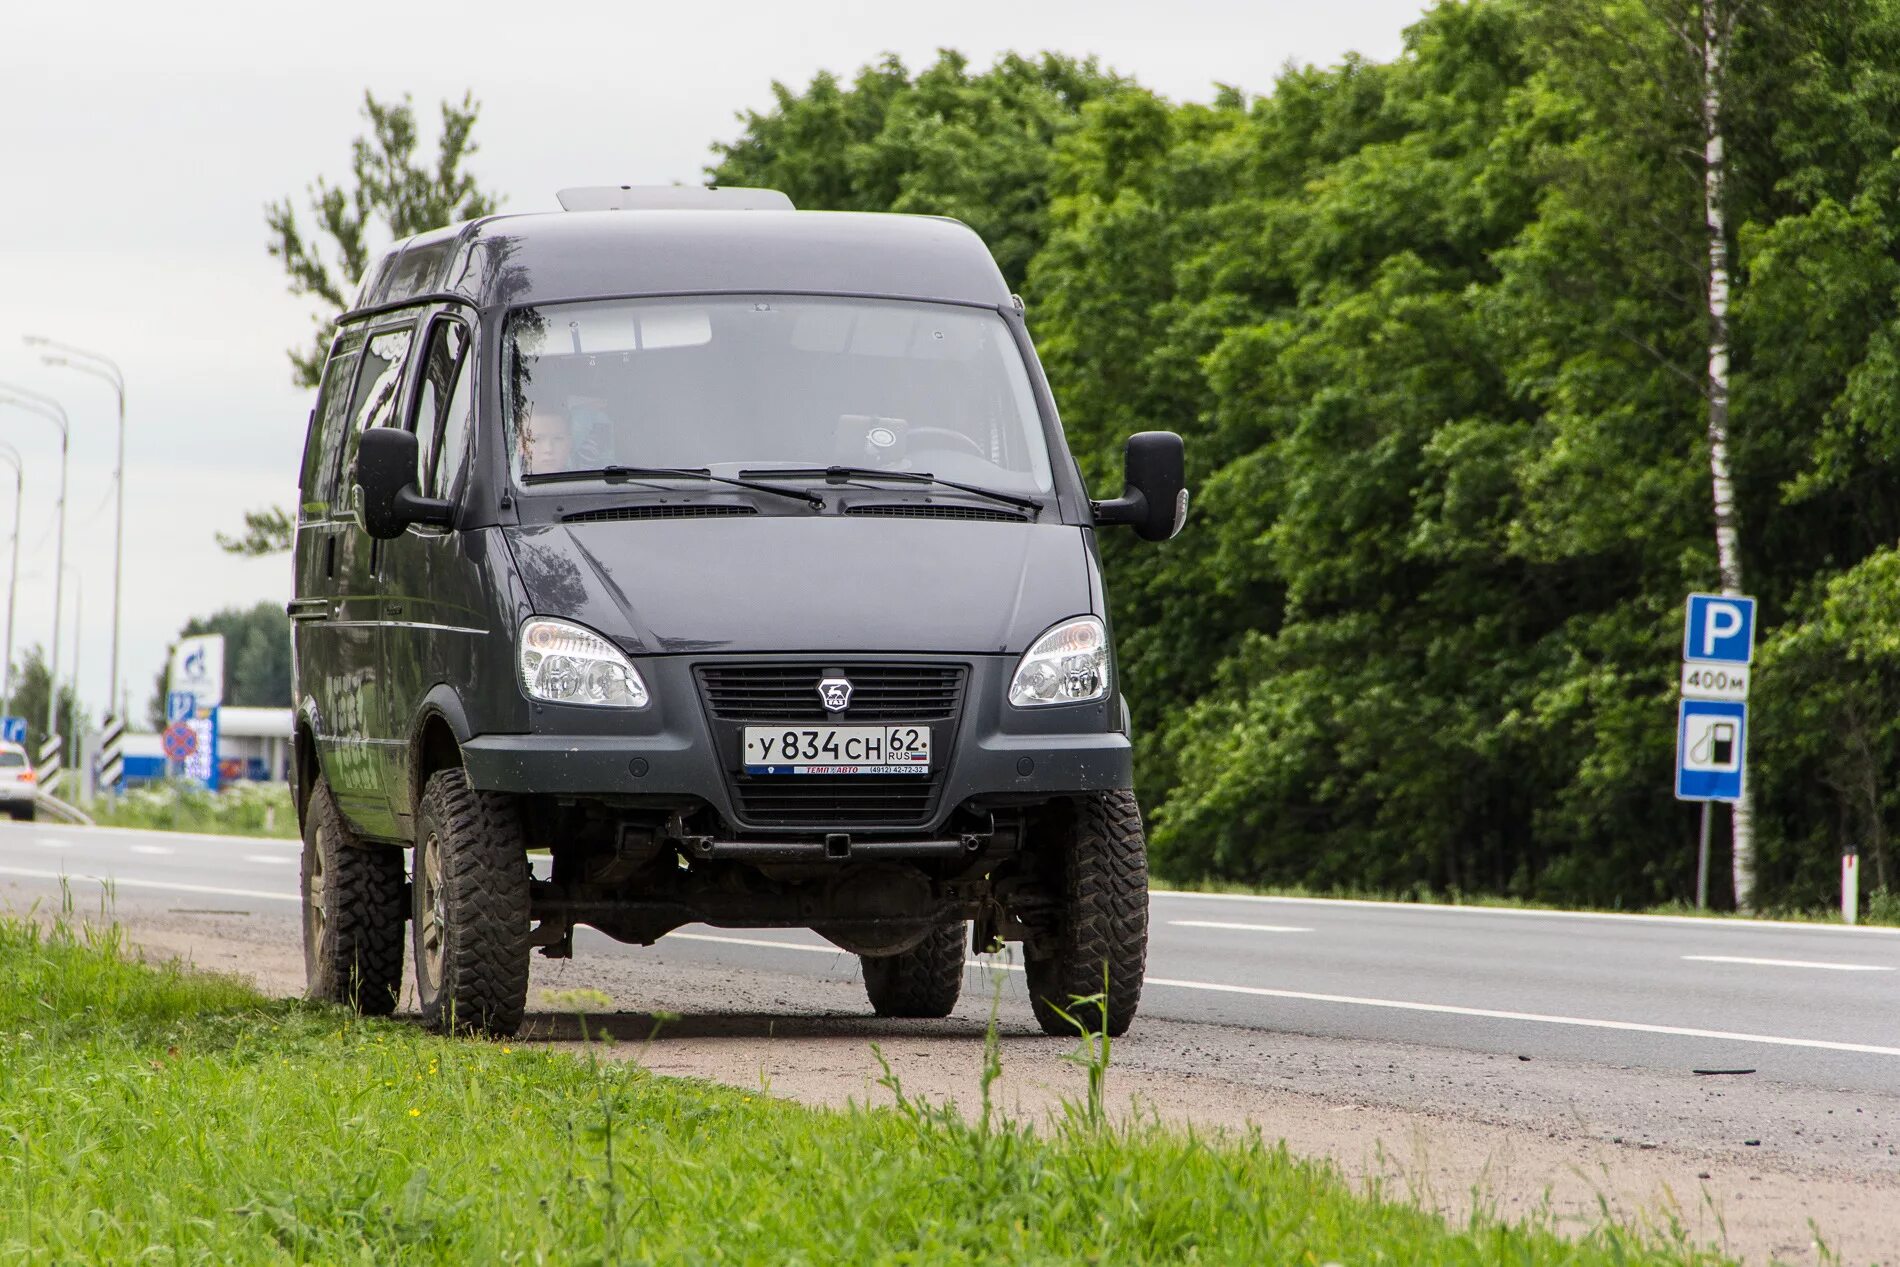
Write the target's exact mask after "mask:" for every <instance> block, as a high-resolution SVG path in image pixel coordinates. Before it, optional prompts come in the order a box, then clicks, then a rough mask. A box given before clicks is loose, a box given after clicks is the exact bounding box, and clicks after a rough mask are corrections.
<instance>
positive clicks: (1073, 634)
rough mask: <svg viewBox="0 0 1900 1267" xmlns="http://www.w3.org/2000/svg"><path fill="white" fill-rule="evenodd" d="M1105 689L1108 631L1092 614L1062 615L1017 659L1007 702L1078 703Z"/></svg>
mask: <svg viewBox="0 0 1900 1267" xmlns="http://www.w3.org/2000/svg"><path fill="white" fill-rule="evenodd" d="M1106 694H1108V631H1107V630H1106V629H1104V628H1103V627H1102V622H1101V621H1100V620H1098V619H1096V618H1095V617H1094V616H1077V617H1076V618H1075V619H1074V620H1065V621H1063V622H1062V623H1061V624H1059V625H1057V626H1056V627H1055V628H1053V629H1051V630H1049V632H1047V633H1045V634H1043V635H1042V637H1040V638H1038V639H1036V641H1035V642H1033V643H1031V644H1030V647H1029V650H1027V651H1025V652H1023V658H1022V659H1021V660H1019V661H1017V662H1016V676H1015V677H1013V678H1011V679H1010V683H1009V702H1010V703H1012V704H1014V705H1016V706H1017V707H1018V708H1034V707H1037V706H1039V705H1043V704H1080V703H1083V702H1085V701H1087V700H1092V699H1100V698H1102V696H1104V695H1106Z"/></svg>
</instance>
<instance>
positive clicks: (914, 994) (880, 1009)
mask: <svg viewBox="0 0 1900 1267" xmlns="http://www.w3.org/2000/svg"><path fill="white" fill-rule="evenodd" d="M968 936H969V929H968V926H967V925H966V924H965V923H964V922H963V921H962V920H958V921H956V922H955V923H951V924H939V925H938V926H937V927H935V928H933V929H931V930H930V933H929V935H927V936H926V937H925V938H924V939H923V940H922V941H920V942H918V943H917V944H916V945H915V946H912V947H911V948H910V949H909V950H903V951H899V952H898V953H897V954H894V955H859V956H858V959H859V961H860V962H862V963H863V965H864V992H865V994H867V995H869V996H870V999H871V1010H872V1011H873V1012H876V1013H877V1014H878V1015H879V1016H914V1017H929V1018H931V1019H935V1018H938V1017H943V1016H948V1015H950V1013H951V1012H952V1011H954V1010H955V1008H956V1006H957V996H958V995H959V994H961V993H962V992H963V943H964V939H965V938H967V937H968Z"/></svg>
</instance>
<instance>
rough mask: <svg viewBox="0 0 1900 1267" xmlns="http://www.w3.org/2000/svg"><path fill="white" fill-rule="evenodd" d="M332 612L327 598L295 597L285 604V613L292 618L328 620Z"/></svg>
mask: <svg viewBox="0 0 1900 1267" xmlns="http://www.w3.org/2000/svg"><path fill="white" fill-rule="evenodd" d="M330 612H331V607H330V600H329V599H327V598H293V599H291V600H290V601H289V602H288V603H285V604H284V614H285V615H287V616H289V617H290V618H291V619H292V620H328V619H330Z"/></svg>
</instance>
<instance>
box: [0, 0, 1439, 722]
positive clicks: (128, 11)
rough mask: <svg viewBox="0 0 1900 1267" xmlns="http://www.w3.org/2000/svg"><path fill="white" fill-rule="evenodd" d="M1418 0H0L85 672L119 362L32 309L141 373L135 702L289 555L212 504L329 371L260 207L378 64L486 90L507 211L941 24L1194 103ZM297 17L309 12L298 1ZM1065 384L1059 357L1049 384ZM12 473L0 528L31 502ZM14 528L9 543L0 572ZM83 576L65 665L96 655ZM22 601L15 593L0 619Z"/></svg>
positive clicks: (38, 585) (275, 595)
mask: <svg viewBox="0 0 1900 1267" xmlns="http://www.w3.org/2000/svg"><path fill="white" fill-rule="evenodd" d="M1422 3H1423V0H1332V2H1331V3H1315V2H1314V0H1182V2H1180V3H1175V4H1167V5H1160V4H1156V3H1155V2H1154V0H1086V2H1084V0H958V3H955V4H942V5H916V4H890V3H886V4H871V3H864V2H862V0H856V2H854V0H802V2H801V3H783V2H780V3H764V2H761V0H726V2H725V3H720V4H682V3H678V2H677V0H670V2H669V3H665V4H651V3H646V2H643V0H631V2H629V0H621V2H619V3H611V4H609V3H598V2H595V0H571V2H570V3H566V4H559V5H539V6H537V5H525V4H522V3H520V0H511V2H510V3H507V4H500V3H490V2H488V0H480V2H467V3H461V4H457V5H452V6H446V5H445V6H436V5H397V4H388V3H384V4H377V5H369V4H362V3H357V2H355V0H343V2H338V0H332V2H331V3H327V4H321V5H300V6H295V7H294V8H293V7H291V6H287V5H280V4H275V3H258V2H256V0H244V2H237V3H207V2H205V0H169V2H168V3H164V4H152V3H150V2H149V0H140V2H139V3H123V2H119V0H113V2H110V3H105V2H101V0H70V2H68V3H63V4H28V3H24V2H22V3H10V4H4V5H0V382H11V383H15V384H19V385H22V386H26V387H29V388H33V389H35V390H38V391H42V392H46V393H50V394H53V395H56V396H57V397H59V398H60V400H61V401H62V402H63V403H64V405H65V406H66V409H67V411H68V412H69V413H70V414H71V416H72V420H73V445H72V459H71V462H72V465H71V492H70V496H69V498H68V508H69V516H70V519H69V524H68V528H67V545H66V554H67V563H68V566H69V567H70V568H72V569H74V570H75V571H76V572H77V573H78V574H79V576H80V577H81V578H82V579H81V584H82V585H83V589H84V604H85V621H84V626H83V630H82V635H81V639H80V650H79V656H80V666H79V667H80V669H81V675H82V679H83V681H82V694H83V696H84V698H85V699H86V700H87V702H88V704H89V705H90V706H91V707H92V708H93V709H94V710H95V712H96V711H97V710H99V709H100V708H102V707H103V705H104V703H105V693H106V690H107V681H106V679H107V676H108V670H107V660H108V655H109V652H110V638H111V629H110V612H111V594H110V588H111V579H112V526H113V517H112V514H111V502H110V481H111V472H112V448H113V443H114V434H113V430H114V422H113V413H112V399H111V392H110V389H109V388H107V387H106V385H105V384H103V383H101V382H98V381H96V380H94V379H91V378H86V377H82V376H80V375H78V374H74V373H71V372H70V371H65V370H59V369H52V368H47V367H45V366H42V365H40V364H39V363H38V361H37V359H36V357H35V355H34V354H33V353H32V352H31V350H29V349H28V348H27V347H25V346H24V345H23V344H22V342H21V336H22V335H23V334H28V333H33V334H42V335H47V336H50V337H53V338H56V339H62V340H65V341H67V342H71V343H75V344H79V345H82V346H85V347H89V348H93V349H95V350H98V351H101V352H104V353H106V354H107V355H109V356H112V357H114V358H115V359H116V360H117V361H118V362H119V363H120V365H122V366H123V367H124V370H125V376H126V380H127V384H128V400H129V404H128V423H127V453H126V466H127V471H128V478H127V482H126V490H127V491H126V547H125V597H124V610H125V620H124V634H123V638H124V648H123V652H122V655H123V664H122V666H121V670H120V677H121V682H122V683H123V684H125V685H127V686H129V688H130V691H131V698H132V707H133V710H134V711H133V714H132V715H133V717H134V718H135V719H140V720H142V719H143V716H144V708H145V701H146V698H147V696H148V694H149V692H150V689H151V683H152V679H153V676H154V674H155V673H156V672H157V671H158V668H159V667H160V664H161V661H162V660H163V657H164V650H165V645H166V643H167V642H168V641H169V640H170V639H171V638H172V637H173V636H174V635H175V633H176V632H177V630H178V628H179V627H180V626H181V625H182V624H183V623H184V622H185V621H186V620H187V619H188V618H190V617H191V616H194V615H200V614H208V613H210V612H212V611H215V610H217V609H218V608H221V607H226V606H231V605H234V604H249V603H254V602H256V601H258V600H259V599H269V600H271V601H273V602H281V601H283V600H284V599H286V598H288V597H289V592H290V570H289V565H288V563H287V561H286V560H285V559H284V558H282V557H278V558H273V559H265V560H259V561H245V560H239V559H235V558H233V557H232V556H229V555H226V554H223V553H222V552H221V551H219V550H218V548H217V546H216V544H215V542H214V541H213V539H212V533H213V531H214V530H216V529H224V530H226V531H232V530H235V529H236V528H237V527H238V526H239V523H240V518H241V512H242V511H243V510H244V509H246V508H250V507H259V506H264V505H268V504H272V503H275V504H283V505H288V504H289V503H290V502H291V500H292V497H293V494H294V491H295V490H294V485H295V466H296V462H297V455H298V453H299V452H300V450H301V447H302V443H303V429H304V418H305V415H306V413H307V411H308V410H309V407H310V403H311V402H310V399H309V394H308V393H306V392H304V391H302V390H300V389H297V388H294V387H293V386H292V385H291V382H290V376H289V365H288V362H287V361H286V360H285V357H284V350H285V349H286V348H287V347H289V346H291V345H292V344H299V345H301V344H302V342H303V341H304V340H305V339H306V338H307V332H308V330H309V314H310V312H311V309H310V308H309V307H308V306H307V305H306V303H305V302H304V301H302V300H297V299H293V298H292V297H291V296H290V295H289V294H288V292H287V291H286V289H285V283H284V277H283V274H282V271H281V269H280V267H279V265H278V263H277V262H276V261H275V260H273V259H271V258H270V257H269V256H268V255H266V253H265V230H264V221H263V207H264V204H265V203H266V202H267V201H269V200H272V199H275V198H278V197H282V196H283V195H286V194H292V195H295V196H296V199H297V202H298V205H299V208H300V209H301V207H302V205H303V191H304V189H305V188H306V186H307V185H308V184H309V182H310V181H311V180H312V178H313V177H315V176H317V175H318V174H324V175H327V176H329V177H330V178H332V179H333V180H335V179H341V178H343V177H345V176H346V175H347V172H348V165H349V142H350V139H351V138H352V137H354V136H355V135H357V133H358V131H359V130H360V128H361V126H362V120H361V119H360V117H359V115H358V107H359V105H360V102H361V99H362V94H363V90H364V89H365V88H368V89H371V90H372V91H374V92H375V93H376V94H377V96H378V97H379V98H387V97H390V96H396V95H400V94H401V93H404V92H409V93H412V94H413V95H414V97H415V100H416V103H417V106H418V107H419V114H420V115H421V116H422V118H423V120H424V121H425V126H424V128H423V136H424V143H425V147H432V143H433V140H434V136H435V125H436V109H435V107H436V103H437V102H438V101H440V100H441V99H443V98H445V97H450V98H456V99H459V98H460V96H461V94H462V92H463V90H464V89H473V90H474V93H475V95H476V97H477V99H478V100H479V101H480V103H481V106H482V114H481V120H480V122H479V123H478V124H477V129H476V138H477V141H478V143H479V145H480V147H481V149H480V152H479V153H478V154H477V155H476V156H475V157H474V159H473V160H472V163H471V169H472V170H473V171H474V172H475V173H476V174H477V176H478V177H479V178H480V179H481V181H482V183H483V185H484V186H485V187H486V188H489V189H491V190H495V191H498V192H499V193H500V194H501V195H502V197H503V200H504V202H503V205H504V207H505V208H506V209H509V210H536V209H550V210H551V209H553V207H554V201H553V191H554V190H555V189H556V188H558V187H560V186H563V185H569V184H601V183H621V182H631V183H640V184H664V183H670V182H672V181H676V180H678V181H688V182H692V181H696V180H698V179H700V176H701V168H702V167H703V166H704V164H705V163H706V161H707V160H708V158H709V157H710V153H709V150H708V146H709V144H710V143H711V142H712V141H714V140H718V139H727V140H729V139H731V138H732V137H734V136H735V135H736V134H737V132H738V123H737V122H736V120H735V118H734V114H735V112H737V111H739V110H741V109H744V108H748V107H750V108H758V109H763V108H765V107H766V106H768V105H769V104H770V102H771V89H770V85H771V82H772V81H773V80H774V79H778V80H782V81H784V82H786V83H788V84H791V85H794V86H798V87H802V86H803V85H804V84H805V83H807V82H808V81H809V80H810V78H811V76H812V75H813V74H814V73H816V72H817V71H819V70H821V69H829V70H832V71H834V72H837V73H839V74H840V75H842V76H847V77H848V76H849V75H850V74H852V73H854V72H855V71H856V70H857V68H858V67H860V66H862V65H864V64H865V63H867V62H870V61H873V60H875V59H876V58H878V57H879V56H880V55H882V54H883V53H885V52H887V51H889V52H895V53H897V54H898V55H899V56H901V57H902V58H903V60H904V62H905V64H906V65H907V66H908V67H910V68H911V69H912V70H916V69H918V68H920V67H921V66H923V65H925V64H927V63H928V62H929V61H931V60H932V59H933V58H934V56H935V50H936V49H938V48H940V47H950V48H956V49H959V50H961V51H962V52H964V53H965V54H967V55H968V56H969V57H970V58H971V60H972V62H973V63H975V64H977V65H979V66H981V65H987V64H988V63H989V62H990V61H991V60H992V59H993V58H994V57H995V56H996V54H998V53H999V52H1002V51H1006V50H1012V49H1013V50H1017V51H1021V52H1024V53H1034V52H1039V51H1041V50H1044V49H1053V50H1058V51H1061V52H1065V53H1070V54H1075V55H1087V54H1095V55H1097V56H1099V57H1100V58H1101V59H1102V62H1103V63H1104V64H1105V65H1106V66H1109V67H1112V68H1114V69H1116V70H1119V71H1121V72H1123V73H1125V74H1131V75H1133V76H1134V77H1135V78H1137V79H1138V80H1140V81H1141V82H1142V83H1143V84H1145V85H1146V86H1148V87H1150V88H1153V89H1155V90H1157V91H1159V92H1162V93H1164V94H1166V95H1167V96H1169V97H1171V98H1174V99H1176V100H1187V99H1198V100H1205V99H1207V98H1208V97H1210V96H1211V95H1212V92H1213V85H1214V84H1215V83H1217V82H1219V83H1230V84H1235V85H1238V86H1239V87H1241V88H1242V89H1243V90H1245V91H1247V92H1250V93H1259V92H1265V91H1267V90H1268V89H1269V88H1270V86H1271V84H1272V80H1273V77H1274V75H1275V73H1276V72H1277V70H1278V69H1279V68H1280V67H1281V66H1283V65H1284V64H1286V63H1287V62H1289V61H1292V62H1300V63H1318V64H1323V65H1324V64H1331V63H1333V62H1336V61H1337V60H1338V59H1339V58H1340V57H1341V56H1342V55H1343V54H1345V53H1346V52H1348V51H1357V52H1361V53H1364V54H1366V55H1367V56H1369V57H1373V58H1376V59H1380V60H1383V59H1387V58H1390V57H1392V56H1394V55H1395V54H1396V53H1397V52H1398V50H1399V47H1400V40H1401V32H1402V29H1403V28H1404V27H1405V26H1407V25H1409V24H1410V23H1411V22H1412V21H1413V20H1414V19H1415V18H1416V17H1417V15H1418V13H1419V11H1420V9H1421V7H1422ZM287 16H288V17H290V18H294V20H287ZM1059 387H1060V384H1058V389H1059ZM0 440H5V441H8V442H11V443H13V444H14V445H16V446H17V447H18V448H19V449H20V450H21V451H22V453H23V454H24V455H25V457H26V465H27V491H26V499H25V505H24V512H23V524H24V526H23V529H22V547H21V577H20V589H19V600H18V602H19V606H18V615H17V618H16V620H17V623H16V628H15V634H14V646H15V655H16V657H17V656H18V654H19V653H20V651H21V650H23V649H24V648H25V647H26V646H27V645H29V644H31V643H36V642H37V643H41V644H44V643H46V642H48V641H49V639H50V636H51V632H52V608H53V601H52V600H53V571H54V569H53V562H52V561H53V535H52V532H51V526H52V523H53V514H54V500H55V493H56V489H57V485H58V466H57V457H58V448H57V441H56V438H55V432H54V430H53V428H52V427H51V426H49V425H45V424H42V423H40V422H38V421H37V420H36V419H35V418H34V417H33V416H31V415H29V414H25V413H21V412H19V411H17V410H14V409H11V408H0ZM8 475H10V472H0V540H4V537H5V534H6V532H7V530H8V528H9V527H10V523H11V510H12V507H11V506H10V505H9V504H8V503H9V502H10V500H11V499H10V497H9V496H8V491H9V485H10V480H9V479H7V478H6V477H7V476H8ZM5 566H6V556H5V554H4V553H3V552H0V575H4V574H5ZM73 601H74V596H73V585H72V582H71V580H70V578H69V582H68V586H67V600H66V602H67V611H68V615H67V621H66V624H65V626H64V628H65V631H66V632H65V636H64V637H63V638H62V643H63V644H64V646H65V650H64V653H63V654H62V657H61V673H62V676H67V675H69V674H70V672H71V670H72V666H73V652H72V642H71V638H72V630H73V627H74V626H73V622H72V616H71V611H72V604H73ZM3 618H4V610H3V609H0V619H3Z"/></svg>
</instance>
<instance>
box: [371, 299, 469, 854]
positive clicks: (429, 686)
mask: <svg viewBox="0 0 1900 1267" xmlns="http://www.w3.org/2000/svg"><path fill="white" fill-rule="evenodd" d="M474 340H475V336H474V332H473V330H472V329H471V328H470V326H469V325H468V323H467V322H465V321H464V320H462V318H461V317H460V316H458V315H455V314H453V313H449V312H443V313H438V314H437V315H436V316H435V317H434V319H433V320H431V321H430V322H429V323H428V326H427V327H426V329H425V330H424V331H423V337H422V343H421V353H420V355H421V358H422V359H421V362H420V364H419V365H418V366H417V374H416V383H415V388H414V391H413V393H412V395H411V398H410V401H409V405H408V409H407V410H406V412H405V417H404V418H403V419H402V420H401V422H400V424H399V425H402V426H406V427H408V428H409V429H410V430H412V431H414V432H415V433H416V441H417V445H416V447H417V471H416V485H417V487H418V488H419V489H420V490H421V491H422V493H423V495H424V496H427V497H441V498H446V499H447V500H449V501H451V502H455V503H456V504H457V510H458V514H459V511H460V503H461V500H462V495H463V490H464V486H465V485H466V483H467V479H466V474H465V470H464V468H465V466H466V463H467V458H468V454H469V436H470V433H471V430H472V428H473V425H474V412H473V411H474V400H475V391H474V386H475V368H476V357H475V347H474ZM486 545H487V538H486V537H485V536H484V535H483V534H482V533H480V532H462V531H460V530H458V529H457V528H455V527H449V528H441V527H434V526H431V525H426V524H411V525H410V526H409V527H408V528H407V529H406V530H405V531H404V532H403V534H402V535H401V536H399V537H394V538H392V539H390V540H388V541H385V542H382V543H381V547H382V549H381V555H380V568H381V586H380V588H381V590H382V593H383V610H382V618H383V682H384V689H385V693H386V699H387V702H388V705H389V710H390V716H391V718H392V720H393V722H394V727H395V729H394V733H395V734H396V735H397V736H398V737H399V738H401V739H403V740H404V742H403V744H402V746H401V747H400V748H392V749H391V750H390V755H391V756H392V757H394V758H397V760H395V761H394V762H393V763H392V764H391V765H390V767H389V771H388V786H389V792H390V801H391V808H392V809H393V811H394V813H395V815H396V818H397V820H398V821H399V822H401V823H403V824H404V825H405V827H407V826H409V825H410V823H411V821H412V819H413V816H414V814H415V805H414V800H415V794H416V792H418V791H419V790H420V789H418V788H416V787H415V786H414V784H413V776H412V773H411V771H412V765H413V761H412V758H413V757H414V755H415V749H414V744H413V740H414V738H415V736H416V735H417V734H419V732H420V730H421V726H422V720H423V719H422V707H423V700H424V699H425V698H426V697H427V696H428V694H429V692H430V691H432V690H434V689H435V688H436V687H437V686H440V685H443V684H445V683H446V684H448V685H450V686H452V687H455V688H458V689H459V688H461V687H464V686H467V685H470V684H473V683H476V682H481V681H484V680H486V679H488V678H490V677H492V668H491V667H490V666H487V665H484V664H479V663H478V660H479V659H480V657H481V654H482V652H483V650H484V646H483V638H484V636H485V635H486V634H488V633H489V632H491V630H492V628H493V625H494V613H495V610H496V606H495V603H494V601H493V598H492V596H491V595H489V594H488V592H487V590H486V588H485V586H484V576H485V573H484V570H483V569H482V568H481V567H480V566H479V563H478V555H479V553H480V551H481V550H483V549H484V548H485V547H486Z"/></svg>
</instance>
